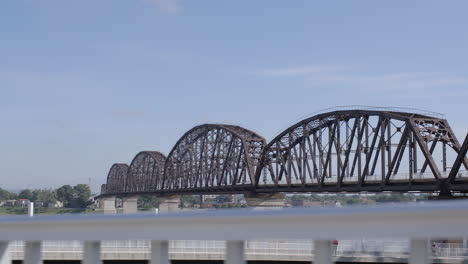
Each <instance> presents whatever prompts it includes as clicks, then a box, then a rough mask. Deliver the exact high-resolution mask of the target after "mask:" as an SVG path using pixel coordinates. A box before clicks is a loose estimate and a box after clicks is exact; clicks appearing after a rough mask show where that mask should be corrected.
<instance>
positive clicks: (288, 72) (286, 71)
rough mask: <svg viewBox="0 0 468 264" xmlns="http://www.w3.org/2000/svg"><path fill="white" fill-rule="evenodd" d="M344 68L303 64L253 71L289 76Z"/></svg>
mask: <svg viewBox="0 0 468 264" xmlns="http://www.w3.org/2000/svg"><path fill="white" fill-rule="evenodd" d="M343 69H345V68H344V67H343V66H338V65H303V66H297V67H288V68H278V69H264V70H259V71H255V72H254V73H255V74H259V75H264V76H272V77H289V76H291V77H292V76H307V75H310V74H314V73H326V72H336V71H339V70H343Z"/></svg>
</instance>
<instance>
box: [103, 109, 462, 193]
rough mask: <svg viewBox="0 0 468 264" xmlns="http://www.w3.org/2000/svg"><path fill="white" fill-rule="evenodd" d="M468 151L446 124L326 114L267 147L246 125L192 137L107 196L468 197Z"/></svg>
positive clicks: (120, 170)
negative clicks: (464, 172)
mask: <svg viewBox="0 0 468 264" xmlns="http://www.w3.org/2000/svg"><path fill="white" fill-rule="evenodd" d="M438 148H441V150H440V151H441V152H438ZM467 149H468V135H467V138H466V139H465V141H464V143H463V144H462V145H461V144H459V142H458V140H457V138H456V137H455V135H454V133H453V131H452V130H451V128H450V126H449V125H448V122H447V121H446V120H445V119H441V118H438V117H432V116H428V115H421V114H417V113H408V112H398V111H376V110H340V111H333V112H328V113H321V114H318V115H315V116H312V117H310V118H307V119H304V120H302V121H300V122H298V123H296V124H294V125H293V126H291V127H289V128H288V129H286V130H284V131H283V132H282V133H280V134H279V135H278V136H276V137H275V138H274V139H273V140H271V141H270V142H268V144H266V141H265V139H264V138H263V137H261V136H259V135H258V134H256V133H255V132H252V131H250V130H248V129H245V128H242V127H239V126H234V125H224V124H205V125H200V126H196V127H194V128H192V129H190V130H189V131H187V132H186V133H185V134H184V135H183V136H182V137H181V138H180V139H179V140H178V141H177V143H176V144H175V146H174V147H173V148H172V150H171V152H170V153H169V155H168V156H167V158H166V157H165V156H164V155H163V154H161V153H160V152H157V151H143V152H140V153H138V154H137V155H136V156H135V158H134V159H133V161H132V163H131V164H130V166H128V165H126V164H121V163H118V164H114V165H113V166H112V167H111V169H110V171H109V174H108V177H107V182H106V184H103V185H102V190H101V195H119V194H120V195H137V194H177V193H179V194H206V193H242V192H260V193H262V192H263V193H265V192H267V193H268V192H363V191H367V192H380V191H398V192H404V191H428V192H432V191H440V192H443V193H447V192H450V191H451V190H453V191H465V192H467V191H468V187H466V186H468V179H462V180H458V179H456V175H457V173H458V172H459V170H460V169H461V166H462V165H464V167H465V168H466V169H468V159H467V158H466V153H467ZM449 151H452V154H450V153H447V152H449ZM453 153H455V155H458V156H457V158H456V160H455V162H454V165H453V166H452V168H451V171H450V173H449V175H448V177H446V174H445V172H446V170H447V156H449V157H452V156H455V155H454V154H453ZM418 164H422V166H421V167H418ZM439 168H441V169H442V171H441V170H440V169H439ZM402 172H403V173H402ZM465 187H466V188H465Z"/></svg>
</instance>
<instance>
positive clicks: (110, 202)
mask: <svg viewBox="0 0 468 264" xmlns="http://www.w3.org/2000/svg"><path fill="white" fill-rule="evenodd" d="M99 207H100V208H101V209H103V210H104V213H105V214H115V213H117V210H116V209H115V196H110V197H105V198H102V199H101V200H99Z"/></svg>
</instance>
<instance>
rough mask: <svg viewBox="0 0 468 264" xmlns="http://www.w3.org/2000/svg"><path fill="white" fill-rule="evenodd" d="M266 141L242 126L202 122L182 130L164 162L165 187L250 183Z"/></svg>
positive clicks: (229, 186) (201, 187)
mask: <svg viewBox="0 0 468 264" xmlns="http://www.w3.org/2000/svg"><path fill="white" fill-rule="evenodd" d="M265 144H266V141H265V139H264V138H263V137H261V136H259V135H258V134H256V133H255V132H252V131H250V130H247V129H245V128H242V127H239V126H234V125H224V124H205V125H200V126H197V127H194V128H192V129H191V130H189V131H188V132H187V133H185V134H184V135H183V136H182V137H181V138H180V139H179V141H178V142H177V143H176V145H175V146H174V148H173V149H172V151H171V152H170V154H169V156H168V158H167V161H166V166H165V181H164V189H165V190H191V189H192V190H195V189H196V190H209V189H214V190H220V189H223V188H227V189H236V190H242V189H243V188H248V187H252V186H253V185H254V181H255V178H254V177H255V171H256V167H257V165H258V161H259V159H260V156H261V151H262V149H263V147H264V146H265Z"/></svg>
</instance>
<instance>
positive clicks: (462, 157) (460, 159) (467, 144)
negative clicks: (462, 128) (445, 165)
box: [448, 134, 468, 183]
mask: <svg viewBox="0 0 468 264" xmlns="http://www.w3.org/2000/svg"><path fill="white" fill-rule="evenodd" d="M467 151H468V134H467V135H466V138H465V141H464V142H463V145H461V147H460V148H459V151H458V156H457V158H456V159H455V162H454V163H453V166H452V169H451V170H450V174H449V177H448V178H449V182H450V183H454V181H455V177H456V176H457V174H458V172H459V171H460V168H461V165H462V163H464V162H465V161H466V154H467Z"/></svg>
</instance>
